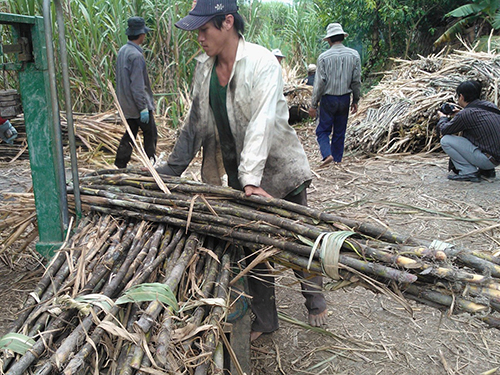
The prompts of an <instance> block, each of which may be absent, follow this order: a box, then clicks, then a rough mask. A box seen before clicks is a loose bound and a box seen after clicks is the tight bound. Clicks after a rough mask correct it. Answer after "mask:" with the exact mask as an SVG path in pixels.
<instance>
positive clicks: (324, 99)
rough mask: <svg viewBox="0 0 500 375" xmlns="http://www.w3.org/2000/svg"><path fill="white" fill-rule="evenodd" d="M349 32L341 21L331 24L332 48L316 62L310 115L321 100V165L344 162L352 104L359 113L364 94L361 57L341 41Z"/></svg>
mask: <svg viewBox="0 0 500 375" xmlns="http://www.w3.org/2000/svg"><path fill="white" fill-rule="evenodd" d="M347 35H348V34H347V33H345V32H344V30H343V29H342V26H341V25H340V24H339V23H331V24H329V25H328V27H327V28H326V35H325V37H324V38H323V39H324V40H326V41H327V42H328V44H329V45H330V49H329V50H327V51H325V52H323V53H322V54H321V55H319V57H318V62H317V64H316V66H317V68H316V77H315V79H314V88H313V94H312V98H311V107H310V108H309V116H311V117H312V118H316V115H317V108H318V103H319V106H320V110H319V123H318V126H317V127H316V139H317V140H318V144H319V149H320V152H321V156H322V161H323V162H322V164H321V167H325V166H327V165H328V164H330V163H332V162H336V163H340V162H341V161H342V156H343V155H344V140H345V132H346V128H347V119H348V116H349V106H350V108H351V112H352V113H356V112H357V110H358V101H359V98H360V95H361V59H360V57H359V54H358V52H357V51H356V50H354V49H352V48H348V47H345V46H344V44H343V43H342V42H343V41H344V38H345V37H346V36H347ZM351 94H352V103H351V102H350V100H351ZM332 132H333V133H332ZM330 136H331V140H330Z"/></svg>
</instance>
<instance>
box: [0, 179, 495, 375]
mask: <svg viewBox="0 0 500 375" xmlns="http://www.w3.org/2000/svg"><path fill="white" fill-rule="evenodd" d="M132 172H134V171H128V173H126V174H125V173H123V171H119V170H113V171H100V172H98V173H95V174H93V175H89V176H87V177H83V178H82V179H81V193H82V195H81V196H82V202H83V208H84V209H85V210H89V211H92V212H93V213H92V214H88V215H87V216H86V218H85V219H84V220H82V223H80V225H79V228H78V230H77V231H76V233H75V234H74V235H73V237H72V238H71V239H70V241H69V244H68V246H66V248H65V249H66V250H65V251H64V252H62V253H61V255H59V256H58V257H57V258H56V260H55V261H54V262H53V263H52V264H51V265H50V266H49V267H48V271H47V274H46V276H45V277H44V278H43V279H42V280H41V281H40V284H39V286H38V287H37V288H36V290H35V291H34V293H32V295H31V296H30V301H29V302H28V303H27V306H26V309H24V310H23V311H24V312H23V313H22V314H21V316H20V317H19V318H18V320H17V321H16V325H15V327H14V331H16V332H21V333H25V334H28V335H29V336H34V335H36V334H37V333H38V332H43V333H42V334H41V335H39V336H34V337H33V340H34V341H35V343H34V345H33V347H32V348H31V350H30V351H28V352H27V353H26V354H25V355H23V356H22V357H20V358H16V359H7V358H3V360H4V363H5V365H4V368H5V369H6V370H8V372H7V373H9V374H24V373H29V371H32V372H34V371H37V370H39V371H38V372H37V373H38V374H49V373H56V372H57V371H60V372H61V373H64V374H74V373H93V371H94V369H95V368H99V372H100V373H101V374H107V373H111V371H112V370H113V369H116V367H119V369H120V370H119V371H123V372H122V373H136V372H135V371H136V370H135V369H137V368H141V366H142V371H143V372H142V373H154V370H156V371H163V373H165V372H167V373H168V371H170V372H172V373H175V372H176V371H177V372H178V373H182V372H186V373H194V371H195V370H194V368H196V371H198V372H196V373H214V372H215V371H216V370H215V368H216V367H214V366H217V364H218V363H220V361H219V353H220V351H218V350H217V348H220V347H221V346H226V347H227V345H226V343H224V341H223V340H224V339H223V335H221V332H222V330H223V328H222V326H221V324H222V322H223V321H224V320H225V318H226V317H227V315H228V310H227V306H228V305H229V302H228V297H227V295H228V285H231V284H234V282H235V280H237V279H238V275H237V273H238V272H239V271H240V270H239V269H238V268H237V267H235V268H231V267H229V265H230V264H233V265H234V264H235V263H234V259H233V260H231V259H230V258H231V257H234V258H238V259H239V258H240V256H239V255H238V248H239V247H240V246H239V245H243V246H246V247H249V248H252V249H254V250H258V249H264V251H263V252H262V253H263V257H264V256H271V257H272V259H273V260H274V261H275V262H278V263H280V264H283V265H286V266H290V267H294V268H301V269H304V268H306V267H307V264H308V260H309V256H310V253H311V249H312V247H313V246H312V244H313V243H314V242H315V241H316V240H317V239H318V237H320V236H321V238H322V241H321V244H320V246H318V247H317V249H316V250H315V252H314V260H313V261H312V263H311V267H310V269H311V271H312V272H315V273H324V274H327V275H330V276H331V277H332V278H335V277H336V273H337V272H338V274H339V277H340V279H342V280H344V281H346V280H347V281H351V282H357V283H359V284H361V285H363V286H365V287H367V288H370V289H374V290H376V291H378V292H384V293H388V294H391V295H392V296H393V297H394V298H397V299H398V300H400V302H401V303H403V304H405V301H404V299H401V298H400V297H398V294H399V292H400V291H401V292H403V293H404V294H405V295H406V296H408V297H412V298H415V299H417V300H418V301H420V302H422V303H426V304H431V305H433V306H436V307H441V308H446V309H449V310H450V311H453V312H463V311H466V312H470V313H474V314H475V315H476V316H477V317H478V318H480V319H482V320H484V321H486V322H487V323H489V324H491V325H493V326H494V325H495V324H496V319H495V315H496V314H497V313H496V311H498V308H499V302H500V301H499V298H498V290H499V285H498V278H499V275H500V268H499V266H498V265H497V264H498V259H495V258H489V259H485V258H487V256H486V255H484V254H480V253H474V252H471V251H465V250H459V249H455V248H453V247H451V246H445V244H442V243H441V244H437V243H432V242H431V241H426V240H419V239H414V238H409V237H407V236H402V235H398V234H396V233H392V232H391V231H389V230H387V228H386V227H381V228H378V227H376V226H372V225H367V224H364V223H360V222H355V221H352V220H348V219H345V218H342V217H338V216H335V215H331V214H327V213H324V212H321V211H317V210H314V209H311V208H307V207H303V206H298V205H295V204H292V203H289V202H285V201H282V200H276V199H264V198H259V197H250V198H246V197H244V196H243V194H242V193H241V192H238V191H235V190H231V189H227V188H221V187H214V186H207V185H204V184H201V183H196V182H193V181H186V180H181V179H178V178H168V177H165V178H164V181H165V184H166V185H167V187H168V189H169V190H170V191H171V194H168V195H167V194H165V193H163V192H161V191H160V190H159V189H158V188H157V187H156V184H155V182H154V180H153V179H152V178H151V177H148V176H146V175H145V174H142V173H141V172H138V171H135V172H134V173H132ZM186 228H188V231H187V233H186ZM348 231H352V232H354V233H348ZM323 233H328V234H327V235H325V234H323ZM329 233H337V234H338V237H342V236H343V237H346V236H347V234H351V236H350V237H348V238H347V239H346V240H345V241H343V242H342V241H341V240H338V239H336V238H335V237H336V235H335V234H329ZM321 238H320V240H321ZM322 245H325V246H322ZM336 245H337V246H340V247H341V251H340V253H336V252H335V251H334V250H333V249H334V248H335V246H336ZM431 245H432V246H431ZM436 247H437V248H436ZM328 249H330V250H328ZM275 250H281V251H279V252H277V251H275ZM337 256H338V261H336V260H335V257H337ZM319 258H322V260H321V261H320V260H319ZM215 259H217V260H218V261H216V260H215ZM68 262H70V263H68ZM242 268H243V266H242ZM243 273H245V271H243ZM111 275H113V276H112V277H111ZM229 280H232V281H233V282H231V281H229ZM144 283H161V284H166V285H167V286H168V288H165V289H166V290H165V292H161V291H158V290H156V291H155V292H153V294H155V296H156V295H157V296H161V298H160V297H159V298H160V299H161V301H162V302H161V303H159V302H155V301H152V302H146V301H145V302H142V303H132V302H130V301H134V296H136V295H143V294H145V293H144V291H142V292H140V293H139V292H137V293H135V294H134V293H133V292H134V290H133V289H132V291H130V287H132V286H134V285H140V288H153V287H155V288H157V287H158V286H157V285H156V284H154V285H150V284H147V285H144ZM214 283H215V285H217V287H216V289H213V288H214ZM149 290H150V291H151V289H149ZM54 291H56V294H54ZM126 291H129V292H128V293H126ZM170 292H172V293H173V294H174V295H175V298H174V297H172V294H171V293H170ZM96 294H97V295H98V296H96ZM103 296H105V297H108V298H109V300H108V299H106V298H105V297H103ZM70 297H71V298H70ZM35 298H36V299H35ZM36 300H41V303H39V304H37V303H36ZM135 300H136V301H137V300H138V299H135ZM106 301H107V303H106ZM176 305H178V306H179V309H177V307H176ZM90 306H93V311H94V312H93V313H90V314H89V311H88V308H89V307H90ZM405 307H406V308H407V309H408V310H411V306H410V305H409V304H405ZM85 309H87V310H85ZM101 309H106V311H108V312H107V313H105V312H102V311H101ZM56 314H59V315H56ZM79 314H80V318H79ZM118 322H120V323H118ZM359 345H361V344H359ZM47 349H50V350H47ZM96 353H99V355H98V356H96ZM202 363H203V365H202ZM113 366H115V367H113ZM205 366H206V367H205ZM35 368H36V370H35ZM198 368H200V369H201V370H198ZM77 371H80V372H77ZM127 371H130V372H127ZM116 373H120V372H118V371H117V372H116ZM138 373H140V372H138ZM158 373H162V372H158Z"/></svg>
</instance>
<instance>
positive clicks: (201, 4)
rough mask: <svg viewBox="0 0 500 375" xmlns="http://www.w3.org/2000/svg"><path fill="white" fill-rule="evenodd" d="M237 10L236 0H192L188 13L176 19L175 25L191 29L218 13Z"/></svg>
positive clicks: (201, 24) (228, 12) (196, 27)
mask: <svg viewBox="0 0 500 375" xmlns="http://www.w3.org/2000/svg"><path fill="white" fill-rule="evenodd" d="M237 11H238V5H236V0H194V1H193V7H192V8H191V11H190V12H189V14H188V15H187V16H186V17H184V18H183V19H181V20H180V21H177V22H176V23H175V26H176V27H178V28H179V29H182V30H187V31H193V30H196V29H199V28H200V27H202V26H203V25H204V24H206V23H207V22H208V21H210V20H211V19H212V18H214V17H215V16H218V15H219V14H230V13H236V12H237Z"/></svg>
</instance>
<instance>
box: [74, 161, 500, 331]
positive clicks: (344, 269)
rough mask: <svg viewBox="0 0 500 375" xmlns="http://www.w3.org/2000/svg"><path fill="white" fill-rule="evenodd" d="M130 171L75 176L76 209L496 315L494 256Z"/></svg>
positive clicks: (499, 268)
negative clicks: (265, 251) (263, 252)
mask: <svg viewBox="0 0 500 375" xmlns="http://www.w3.org/2000/svg"><path fill="white" fill-rule="evenodd" d="M129 172H130V173H128V174H124V173H123V170H109V171H99V172H96V173H93V174H91V175H89V176H86V177H83V178H82V180H81V184H82V186H81V194H82V204H83V207H84V209H87V210H91V211H94V212H99V213H102V214H111V215H117V216H121V217H129V218H134V219H141V220H147V221H151V222H160V223H165V224H166V225H171V226H174V227H181V228H185V229H186V230H187V229H189V230H191V231H194V232H196V233H200V234H205V235H209V236H213V237H217V238H220V239H224V240H226V241H230V242H231V243H233V244H235V245H241V246H245V247H247V248H250V249H254V250H258V249H261V248H263V247H272V248H274V249H278V250H280V251H278V252H276V253H270V255H269V256H272V258H273V259H274V260H275V261H277V262H278V263H281V264H283V265H286V266H289V267H293V268H297V269H308V270H309V271H311V272H314V273H318V274H325V275H327V276H330V277H332V278H334V279H339V278H344V279H353V276H355V278H356V279H358V280H360V282H362V283H364V285H365V286H367V287H370V288H374V289H375V290H377V291H381V290H386V291H387V289H385V286H386V285H391V287H392V288H399V289H401V291H402V292H405V293H407V294H410V295H413V296H417V298H419V300H421V301H427V302H429V303H430V304H435V303H437V304H438V305H439V304H440V305H441V306H448V307H449V308H450V309H451V310H455V309H456V311H467V312H471V313H481V314H483V315H488V314H487V313H489V312H491V311H497V310H498V309H499V308H500V292H498V290H500V283H499V280H498V278H500V259H498V258H496V257H493V256H489V255H487V254H482V253H479V252H472V251H468V250H463V249H457V248H455V247H454V246H452V245H451V244H446V243H441V242H439V241H430V240H425V239H416V238H412V237H409V236H404V235H400V234H397V233H394V232H392V231H390V230H388V229H387V228H386V227H380V228H379V227H377V226H374V225H369V224H366V223H363V222H357V221H354V220H350V219H346V218H344V217H340V216H336V215H332V214H329V213H325V212H322V211H318V210H315V209H312V208H309V207H304V206H301V205H297V204H293V203H290V202H287V201H284V200H280V199H267V198H262V197H256V196H251V197H246V196H245V195H244V194H243V193H242V192H239V191H236V190H233V189H230V188H224V187H216V186H210V185H205V184H202V183H198V182H194V181H190V180H183V179H179V178H173V177H168V176H162V177H163V180H164V182H165V184H166V186H167V187H168V189H169V191H170V194H165V193H163V192H161V191H159V189H158V188H157V186H156V183H155V182H154V181H153V179H152V178H151V177H148V176H147V175H146V174H145V173H143V172H140V171H131V170H130V171H129ZM423 291H429V292H430V291H432V293H427V292H426V293H423ZM437 296H440V297H439V298H438V297H437ZM488 316H489V323H490V324H492V325H495V324H496V323H495V321H494V319H493V316H492V315H488ZM490 318H491V319H490Z"/></svg>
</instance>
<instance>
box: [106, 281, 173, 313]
mask: <svg viewBox="0 0 500 375" xmlns="http://www.w3.org/2000/svg"><path fill="white" fill-rule="evenodd" d="M155 300H158V301H160V302H162V303H164V304H166V305H168V306H170V307H172V308H173V309H174V311H178V310H179V305H178V304H177V299H176V298H175V295H174V293H172V290H170V287H169V286H168V285H165V284H161V283H144V284H139V285H136V286H133V287H131V288H130V289H128V290H127V291H126V292H125V293H124V295H123V296H121V297H120V298H118V299H117V300H116V302H115V303H116V304H117V305H121V304H124V303H130V302H151V301H155Z"/></svg>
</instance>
